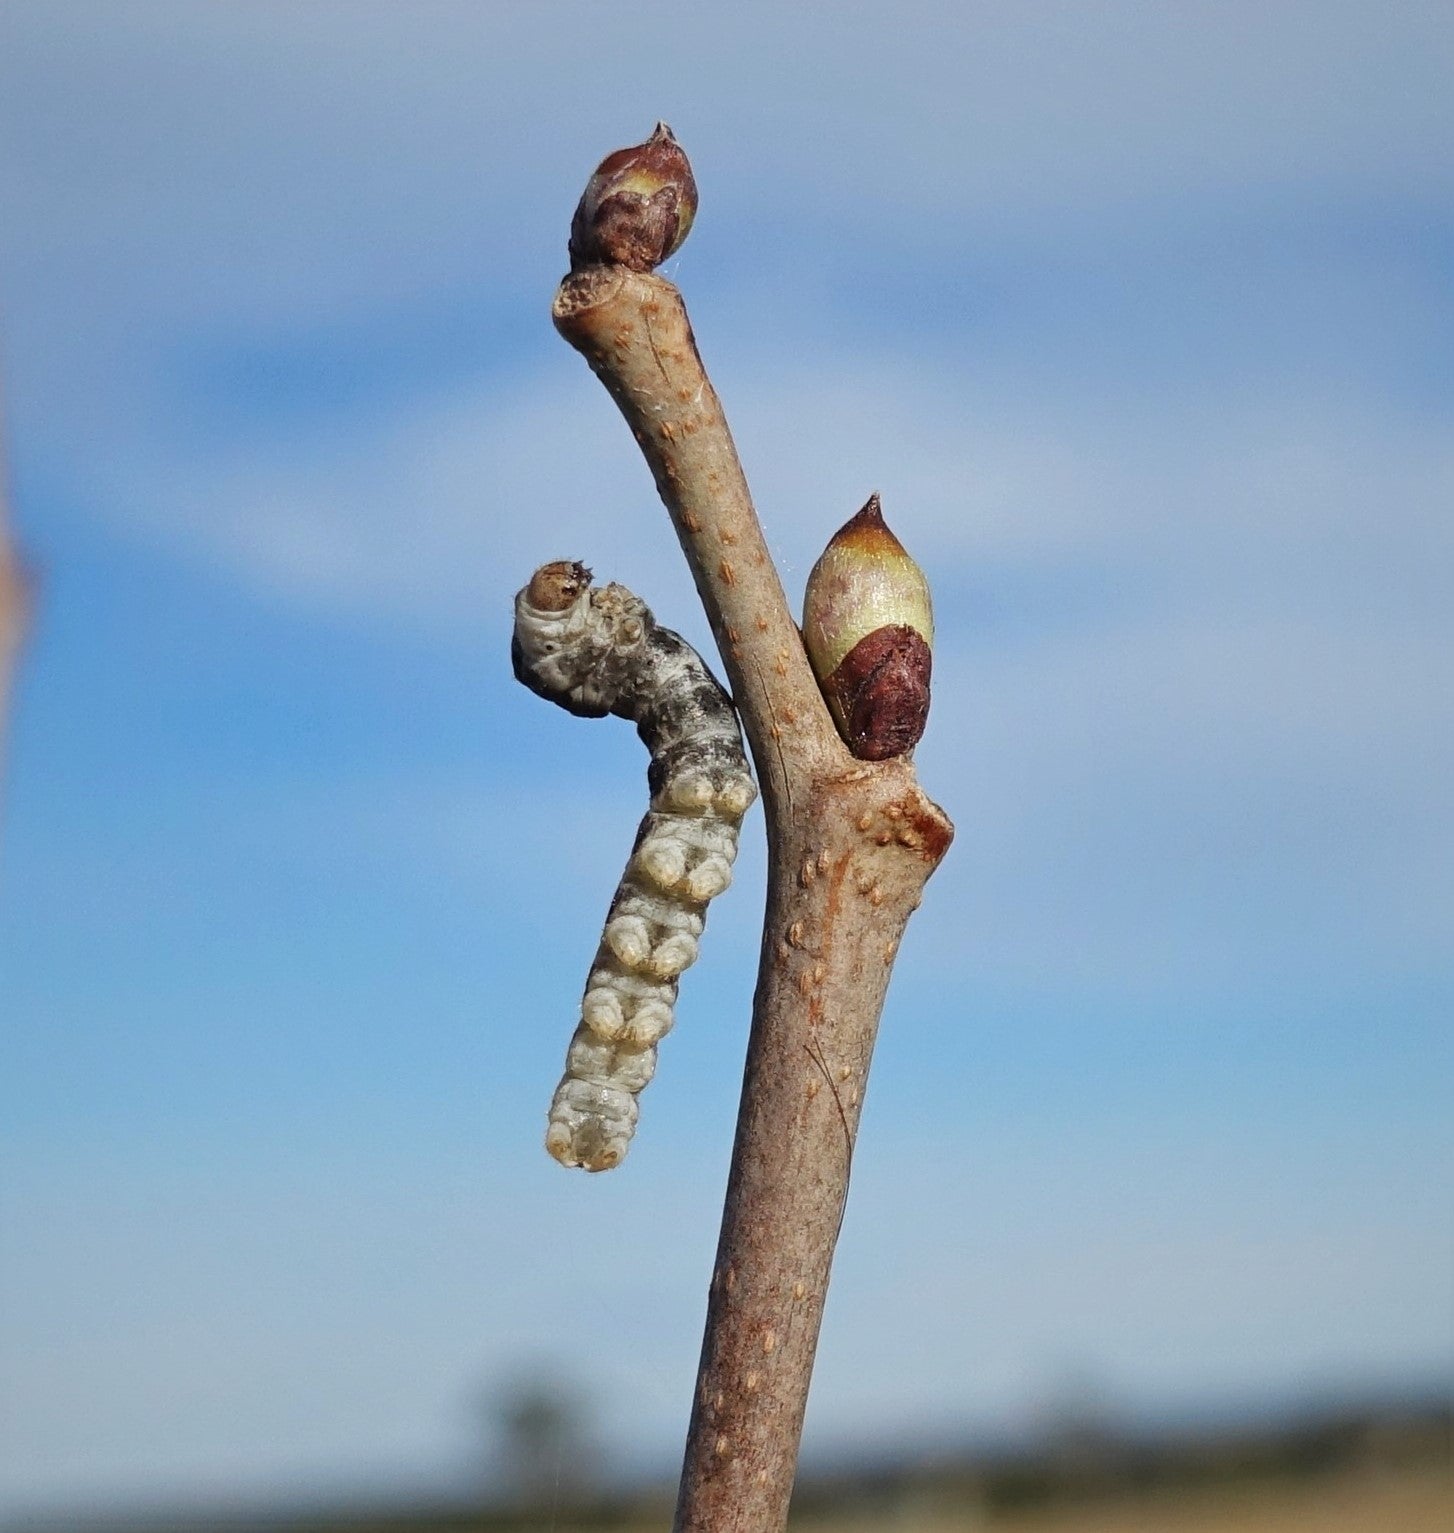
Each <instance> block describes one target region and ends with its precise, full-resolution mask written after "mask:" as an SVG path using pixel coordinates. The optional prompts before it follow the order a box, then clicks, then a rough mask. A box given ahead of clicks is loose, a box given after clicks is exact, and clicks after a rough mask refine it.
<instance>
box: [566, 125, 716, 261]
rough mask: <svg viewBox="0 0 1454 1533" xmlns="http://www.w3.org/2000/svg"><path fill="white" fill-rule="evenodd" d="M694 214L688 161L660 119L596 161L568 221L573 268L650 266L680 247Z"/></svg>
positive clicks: (694, 193)
mask: <svg viewBox="0 0 1454 1533" xmlns="http://www.w3.org/2000/svg"><path fill="white" fill-rule="evenodd" d="M696 214H697V183H696V181H695V180H694V179H693V177H692V166H691V162H690V161H689V160H688V159H687V157H686V155H685V153H684V152H683V151H682V147H681V145H680V144H678V143H677V141H676V139H675V138H674V137H673V136H672V131H671V129H670V128H669V127H667V125H666V124H665V123H664V122H659V123H657V125H656V128H655V131H654V132H653V133H652V135H651V137H650V138H649V139H647V140H646V142H645V143H644V144H635V145H633V146H632V147H631V148H630V149H618V150H616V152H615V153H614V154H608V155H607V156H606V158H605V159H604V160H602V161H601V163H600V164H599V165H598V166H597V167H596V173H595V175H593V176H592V177H591V179H590V181H589V182H588V183H587V186H586V189H585V191H584V193H582V195H581V200H580V203H579V205H578V206H577V207H576V212H575V217H574V218H573V219H571V226H570V265H571V270H572V271H579V270H580V269H581V267H583V266H593V265H598V264H601V263H607V264H614V265H617V266H626V267H629V268H630V269H631V270H632V271H643V272H644V271H650V270H651V269H652V268H653V267H656V266H660V265H661V263H662V262H663V261H664V260H666V258H667V257H668V256H669V255H672V254H673V253H674V252H675V251H677V250H678V249H679V248H680V247H681V243H682V241H683V240H684V239H686V237H687V234H688V231H689V230H690V229H691V227H692V220H693V218H695V217H696Z"/></svg>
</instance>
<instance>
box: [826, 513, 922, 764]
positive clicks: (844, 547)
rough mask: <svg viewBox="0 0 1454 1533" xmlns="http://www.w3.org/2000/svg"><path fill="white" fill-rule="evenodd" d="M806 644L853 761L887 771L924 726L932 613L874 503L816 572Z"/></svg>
mask: <svg viewBox="0 0 1454 1533" xmlns="http://www.w3.org/2000/svg"><path fill="white" fill-rule="evenodd" d="M803 642H804V644H806V646H807V649H808V659H809V661H810V662H811V663H812V666H813V673H814V675H815V676H817V678H818V685H819V686H820V687H821V688H822V689H823V696H824V698H825V699H826V700H827V703H828V707H829V709H830V711H831V712H832V714H833V720H834V722H835V723H836V724H837V725H838V732H839V734H841V735H842V736H843V738H844V740H845V741H846V742H847V744H848V748H849V750H851V751H852V752H853V754H854V755H855V756H857V757H859V759H860V760H863V761H884V760H886V759H887V758H888V757H890V756H902V755H903V754H904V753H905V752H906V751H910V750H912V749H913V748H914V746H915V745H916V744H917V743H918V741H919V737H920V736H921V735H922V734H923V733H924V725H925V723H926V721H927V719H928V716H929V673H930V669H931V663H932V662H931V655H930V649H931V646H932V645H933V643H934V612H933V607H932V605H931V603H930V600H929V584H928V582H927V581H926V580H925V579H924V572H923V570H921V569H920V568H919V566H918V565H917V564H915V563H914V561H913V560H912V559H911V558H910V557H909V556H908V554H907V553H905V551H904V546H903V544H902V543H900V542H899V540H898V539H897V538H896V537H895V536H894V535H893V533H891V532H890V531H889V529H888V527H887V526H885V524H884V519H883V511H882V510H881V508H880V506H879V500H878V496H877V495H871V496H869V500H868V504H867V505H866V506H865V507H864V508H863V510H862V511H860V512H859V513H858V515H857V516H855V517H852V518H851V519H850V520H849V521H847V522H845V523H844V525H843V526H842V527H840V528H839V529H838V531H837V532H836V533H835V534H834V535H833V538H832V540H831V541H830V542H829V544H828V547H827V548H825V549H824V550H823V557H822V558H821V559H819V560H818V562H817V563H816V564H815V565H814V566H813V572H812V574H810V575H809V576H808V591H807V595H806V596H805V597H804V599H803Z"/></svg>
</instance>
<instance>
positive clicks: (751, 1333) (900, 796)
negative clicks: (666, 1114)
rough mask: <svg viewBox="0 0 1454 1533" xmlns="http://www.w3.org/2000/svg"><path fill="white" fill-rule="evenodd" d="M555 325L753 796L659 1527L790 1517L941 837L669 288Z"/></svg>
mask: <svg viewBox="0 0 1454 1533" xmlns="http://www.w3.org/2000/svg"><path fill="white" fill-rule="evenodd" d="M554 314H555V323H556V326H557V328H558V329H559V330H560V332H561V334H562V335H563V336H564V337H565V338H566V339H567V340H568V341H569V342H570V343H571V345H573V346H574V347H575V348H576V349H577V350H578V351H580V352H581V353H582V354H583V355H584V356H585V358H586V360H587V361H588V362H589V363H590V365H591V367H592V369H593V370H594V371H595V372H596V374H597V376H598V377H599V378H600V379H601V381H602V382H603V383H604V384H605V386H606V388H607V389H608V390H609V391H610V393H611V396H612V397H613V398H614V399H615V401H616V403H617V405H618V406H619V407H620V410H621V413H622V414H623V415H624V416H625V418H626V421H627V424H628V425H629V426H630V428H631V430H632V433H633V435H634V436H635V438H636V440H637V442H638V443H639V445H640V447H641V450H642V452H643V454H644V455H645V457H646V460H647V462H648V464H649V465H650V467H651V471H652V473H653V475H654V476H655V479H656V484H657V488H658V490H659V491H660V493H661V498H662V500H663V501H664V502H665V504H666V507H667V510H668V512H669V513H670V515H671V519H672V522H673V525H674V526H675V527H676V530H677V535H678V537H679V538H680V540H681V543H682V548H683V550H684V552H685V554H686V557H687V561H688V563H689V565H690V566H691V570H692V574H693V577H694V579H695V580H696V584H697V589H698V591H699V593H700V594H701V597H702V601H703V604H704V606H705V608H706V611H707V615H708V618H709V619H710V621H711V624H712V630H713V633H714V634H715V636H716V639H717V642H718V645H719V647H720V648H721V652H722V659H723V663H724V665H725V667H726V670H727V674H728V679H729V682H730V685H731V690H732V694H733V698H734V700H735V702H736V704H737V707H738V709H739V710H740V712H741V714H742V720H743V725H744V729H745V732H746V734H747V738H748V742H749V744H750V746H751V749H752V753H753V757H754V760H755V762H756V766H757V772H758V778H759V781H760V783H761V785H762V788H763V800H764V807H765V811H766V820H767V835H768V895H767V914H766V920H765V924H764V930H763V943H762V955H761V967H760V969H759V974H758V983H757V991H756V995H755V998H754V1002H753V1023H752V1035H751V1040H750V1042H749V1045H748V1056H747V1067H746V1074H745V1079H744V1084H743V1094H742V1106H741V1111H740V1114H739V1118H738V1124H737V1137H736V1143H735V1146H734V1150H733V1157H732V1170H731V1174H730V1180H729V1185H728V1190H727V1201H726V1207H725V1211H724V1215H723V1223H722V1234H721V1240H720V1244H719V1246H718V1252H717V1259H716V1265H715V1269H714V1271H713V1275H712V1282H711V1293H710V1299H709V1305H708V1316H707V1329H706V1336H705V1340H704V1342H703V1349H702V1361H701V1369H700V1373H699V1376H698V1381H697V1393H696V1399H695V1402H694V1405H693V1411H692V1420H691V1426H690V1428H689V1433H688V1442H687V1451H686V1459H685V1463H684V1466H683V1472H682V1481H681V1491H680V1496H679V1500H678V1506H677V1517H676V1527H677V1528H678V1529H681V1530H692V1533H706V1530H712V1533H749V1530H750V1533H773V1530H776V1529H780V1528H782V1527H783V1526H784V1525H785V1524H786V1521H787V1512H788V1503H789V1500H790V1498H791V1494H792V1485H793V1477H794V1473H795V1470H796V1465H797V1455H798V1442H799V1437H800V1433H801V1429H802V1421H803V1413H804V1410H805V1408H806V1405H807V1397H808V1386H809V1382H810V1379H811V1377H812V1365H813V1355H814V1352H815V1350H816V1347H817V1342H818V1332H819V1325H820V1322H821V1319H822V1313H823V1303H824V1298H825V1295H826V1293H827V1287H828V1276H829V1269H830V1267H831V1265H832V1260H833V1249H834V1245H835V1243H836V1240H837V1236H838V1230H839V1226H840V1223H841V1220H842V1215H843V1209H844V1203H845V1199H846V1196H847V1191H848V1180H849V1171H850V1168H851V1165H852V1159H853V1145H854V1138H855V1135H856V1132H857V1128H858V1118H859V1112H860V1109H861V1107H862V1104H863V1093H864V1090H865V1086H866V1083H867V1079H868V1068H869V1061H870V1059H871V1057H872V1053H873V1044H874V1038H875V1035H876V1033H877V1029H878V1020H879V1014H880V1011H881V1009H882V1006H883V999H884V994H885V991H886V990H887V987H888V981H889V975H890V973H891V971H892V968H893V963H894V958H895V955H896V954H897V951H898V946H899V940H900V938H901V936H902V935H903V931H904V926H905V924H906V922H907V921H908V919H909V916H910V915H911V914H912V912H913V911H914V910H915V909H916V908H917V906H918V904H919V901H920V898H921V896H922V891H923V887H924V884H925V881H926V880H927V879H928V878H929V876H930V874H931V873H932V872H933V871H934V868H935V867H936V866H937V865H938V863H939V860H940V859H941V858H942V857H943V855H944V853H945V851H946V850H947V848H948V846H949V841H950V838H951V836H952V835H953V827H952V826H951V825H950V823H949V820H948V818H947V817H946V816H945V815H944V813H943V811H942V810H940V809H939V808H938V807H937V806H936V805H935V804H933V803H931V802H930V801H929V799H928V798H926V797H925V795H924V793H923V792H922V790H921V789H920V788H919V786H918V783H917V781H916V779H915V776H914V770H913V766H912V763H911V762H910V761H909V760H907V759H905V758H902V757H900V758H898V759H894V760H887V761H876V762H868V761H861V760H858V759H856V758H855V757H854V756H852V755H851V754H850V753H849V751H848V750H847V748H846V747H845V746H844V744H843V742H842V740H841V739H840V738H839V736H838V733H837V731H836V729H835V728H834V726H833V722H832V720H831V719H830V717H829V714H828V710H827V707H826V706H825V704H824V702H823V698H822V695H821V693H820V692H819V689H818V686H817V683H816V682H815V680H814V678H813V675H812V671H811V669H810V668H809V665H808V660H807V656H806V654H805V652H804V649H803V645H802V641H801V639H800V636H799V634H798V630H797V626H796V624H795V623H794V621H793V618H792V616H791V614H790V612H789V610H788V605H787V601H786V598H785V597H784V594H783V589H782V585H781V583H780V582H779V580H778V576H777V572H776V570H775V569H774V567H773V564H772V561H771V558H770V557H769V555H768V551H767V545H766V543H765V541H764V539H763V535H762V529H761V527H760V525H759V523H758V520H757V515H756V513H755V511H754V510H753V506H752V500H751V496H750V495H749V493H748V489H747V483H746V481H745V479H744V477H743V474H742V469H741V465H740V464H739V462H738V458H737V452H736V449H735V447H734V446H733V442H732V437H731V433H730V432H729V430H728V428H727V423H726V420H725V418H724V416H723V413H722V407H721V403H720V401H719V400H718V398H717V395H716V393H715V391H714V390H713V388H712V385H711V383H710V382H709V381H708V379H707V376H706V373H705V371H704V370H703V367H702V363H701V359H700V357H699V355H698V352H697V347H696V342H695V339H694V338H693V335H692V330H691V326H690V324H689V323H688V320H687V315H686V310H685V308H684V306H683V304H682V300H681V296H680V294H679V293H678V292H677V290H676V289H675V288H674V287H673V286H672V285H671V283H669V282H667V281H666V280H664V279H663V278H661V277H657V276H655V275H652V274H648V273H640V272H635V271H630V270H627V269H625V268H622V267H619V266H593V267H587V268H585V269H583V270H581V271H577V272H574V273H572V274H571V275H570V276H569V277H567V278H566V279H565V281H564V282H563V283H562V284H561V287H560V291H559V292H558V294H557V296H556V301H555V310H554Z"/></svg>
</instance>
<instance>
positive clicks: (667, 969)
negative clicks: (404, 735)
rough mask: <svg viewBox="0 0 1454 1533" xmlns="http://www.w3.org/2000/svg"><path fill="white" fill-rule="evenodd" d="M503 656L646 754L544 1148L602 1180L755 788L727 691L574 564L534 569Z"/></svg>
mask: <svg viewBox="0 0 1454 1533" xmlns="http://www.w3.org/2000/svg"><path fill="white" fill-rule="evenodd" d="M510 653H511V661H512V663H513V666H514V671H515V678H516V680H517V681H521V682H523V683H524V684H525V685H526V686H527V687H529V688H530V690H531V691H532V692H534V693H536V694H537V695H538V696H540V697H543V698H545V699H547V700H548V701H549V702H552V703H556V704H558V705H559V706H560V707H562V708H565V709H566V710H567V711H569V712H571V713H574V714H578V715H580V716H581V717H584V718H601V717H603V716H604V715H605V714H607V713H614V714H616V715H617V716H618V717H619V718H626V719H630V720H631V721H632V722H633V723H634V724H635V725H636V732H637V733H638V734H639V735H640V736H641V740H642V743H643V744H644V745H645V746H646V748H647V750H648V751H649V752H650V753H651V764H650V766H649V767H648V769H647V786H648V787H649V789H650V792H651V806H650V808H649V809H648V811H647V814H646V817H645V818H644V819H643V820H642V821H641V825H640V827H639V829H638V830H637V832H636V841H635V844H634V845H633V847H632V849H631V857H630V860H629V861H628V862H627V864H626V871H625V873H623V874H622V876H621V882H620V884H619V885H618V886H617V889H616V893H615V896H614V898H613V899H612V901H611V908H610V910H609V912H608V913H607V916H606V924H605V929H604V930H603V931H602V933H601V943H600V946H599V947H598V948H597V950H596V956H595V960H594V962H593V963H592V965H591V972H590V976H589V978H588V979H587V980H586V988H585V994H584V995H583V996H582V998H581V1020H580V1025H579V1026H578V1027H577V1028H576V1031H575V1035H574V1037H572V1039H571V1042H570V1049H569V1051H568V1052H567V1055H566V1064H565V1074H564V1075H563V1076H562V1077H561V1082H560V1085H559V1086H557V1087H556V1090H555V1097H554V1099H553V1100H552V1102H551V1104H550V1116H549V1123H548V1126H547V1129H546V1135H545V1147H546V1149H547V1150H548V1151H549V1152H550V1153H551V1155H553V1156H554V1157H555V1158H556V1160H558V1161H560V1163H561V1164H562V1165H565V1166H583V1167H584V1168H585V1169H586V1170H587V1171H609V1170H610V1169H611V1167H613V1166H617V1165H620V1163H621V1161H622V1160H623V1159H624V1157H625V1155H626V1151H627V1148H628V1146H629V1145H630V1142H631V1136H632V1134H633V1133H634V1132H635V1130H636V1120H637V1116H638V1111H639V1109H638V1106H637V1102H636V1097H637V1094H638V1093H639V1092H640V1091H641V1089H642V1088H643V1087H644V1086H645V1085H646V1084H647V1082H648V1081H650V1080H651V1077H652V1075H653V1073H654V1072H655V1070H656V1045H657V1042H658V1041H659V1040H660V1039H661V1038H662V1037H663V1036H664V1035H665V1033H666V1032H667V1031H668V1030H669V1029H670V1027H671V1025H672V1021H673V1016H674V1007H675V1004H676V997H677V979H678V976H679V975H680V974H681V972H682V971H683V970H684V969H687V968H689V967H690V966H691V965H692V964H693V963H695V962H696V959H697V943H698V940H699V939H700V937H701V935H702V928H703V926H704V924H705V921H706V909H707V904H708V902H709V901H710V900H712V899H714V898H715V897H716V896H717V895H719V894H720V893H721V892H722V891H723V890H724V889H725V888H726V887H727V885H728V884H729V883H730V882H731V881H732V863H733V861H734V860H735V859H736V856H737V833H738V828H739V826H740V825H741V823H742V816H743V815H744V814H746V813H747V810H748V808H749V807H750V806H751V804H752V801H753V799H755V798H756V797H757V789H756V787H755V786H754V784H753V781H752V775H751V773H750V771H749V770H748V765H747V757H746V754H745V752H744V751H743V746H742V732H741V729H740V728H739V726H738V723H737V714H736V711H735V710H734V709H733V706H732V700H731V699H730V698H729V697H728V696H727V693H726V691H725V690H724V689H723V687H722V685H721V683H720V682H718V681H717V679H716V678H715V677H714V676H713V675H712V673H711V671H709V670H708V669H707V666H706V664H705V662H704V661H703V660H702V657H701V656H700V655H699V654H698V653H697V652H696V650H694V649H693V648H692V647H691V645H690V644H688V643H687V641H686V640H685V639H683V638H682V637H681V635H680V634H677V633H673V632H672V630H671V629H669V628H661V627H658V626H657V623H656V620H655V618H653V616H652V614H651V610H650V609H649V608H648V607H647V605H646V603H645V602H643V601H642V600H641V598H640V597H639V596H634V595H633V594H632V593H631V592H630V591H628V590H627V589H626V588H625V586H621V585H616V584H615V583H614V582H613V583H612V584H610V585H607V586H592V585H591V572H590V570H588V569H587V568H586V567H585V565H583V564H576V563H571V562H568V561H559V562H557V563H554V564H545V565H542V566H541V567H540V568H539V569H538V570H536V572H535V574H534V575H533V576H532V577H531V580H530V584H529V585H527V586H526V587H525V588H524V590H522V591H521V592H520V593H519V594H518V595H517V596H516V598H515V633H514V638H513V641H512V643H511V647H510Z"/></svg>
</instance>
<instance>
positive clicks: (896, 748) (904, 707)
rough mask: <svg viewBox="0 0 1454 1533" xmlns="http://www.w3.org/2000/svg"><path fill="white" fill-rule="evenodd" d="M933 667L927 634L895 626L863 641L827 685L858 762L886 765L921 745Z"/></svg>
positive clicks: (830, 702) (897, 624) (870, 635)
mask: <svg viewBox="0 0 1454 1533" xmlns="http://www.w3.org/2000/svg"><path fill="white" fill-rule="evenodd" d="M933 664H934V657H933V655H932V654H931V653H930V650H929V646H928V645H927V644H926V643H925V642H924V636H923V634H921V633H919V632H918V631H917V630H916V629H913V628H908V627H905V626H904V625H903V624H902V623H895V624H893V625H891V626H890V627H887V628H877V629H875V630H874V631H873V632H872V633H871V634H869V635H868V636H867V637H866V638H863V639H860V640H859V641H858V643H857V644H855V645H854V646H853V648H852V649H851V650H849V652H848V653H847V654H846V655H845V656H844V657H843V661H842V663H841V664H840V665H839V666H838V668H837V670H835V671H834V672H833V674H832V675H831V676H829V677H828V679H827V680H826V681H825V682H824V683H823V692H824V695H825V696H826V697H827V698H828V703H829V706H830V707H831V708H832V709H833V712H834V713H835V715H837V716H838V717H840V718H841V719H842V720H843V733H844V738H845V740H846V742H847V745H848V748H849V750H851V751H852V752H853V754H854V755H855V756H857V757H858V759H859V760H860V761H887V760H888V759H889V757H891V756H902V755H903V754H904V752H905V751H910V750H912V749H913V748H914V746H915V745H917V744H918V743H919V740H920V738H921V737H922V735H923V733H924V726H925V724H926V723H927V722H928V719H929V681H930V675H931V672H932V669H933Z"/></svg>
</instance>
